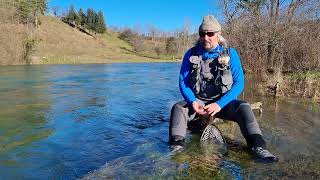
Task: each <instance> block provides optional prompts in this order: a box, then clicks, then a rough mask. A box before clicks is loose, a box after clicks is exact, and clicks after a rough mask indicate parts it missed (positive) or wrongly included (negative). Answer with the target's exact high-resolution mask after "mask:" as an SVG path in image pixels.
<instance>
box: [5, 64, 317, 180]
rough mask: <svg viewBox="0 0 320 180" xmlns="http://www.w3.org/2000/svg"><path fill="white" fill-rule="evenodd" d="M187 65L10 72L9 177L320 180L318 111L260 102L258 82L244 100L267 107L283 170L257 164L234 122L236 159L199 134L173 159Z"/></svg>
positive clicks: (269, 134)
mask: <svg viewBox="0 0 320 180" xmlns="http://www.w3.org/2000/svg"><path fill="white" fill-rule="evenodd" d="M179 66H180V65H179V64H176V63H148V64H144V63H141V64H108V65H45V66H42V65H41V66H10V67H6V66H4V67H1V68H0V172H1V174H0V179H21V178H22V179H23V178H27V179H44V178H47V177H51V178H53V179H66V178H67V179H75V178H83V179H137V178H142V179H212V178H213V177H214V178H215V179H262V178H263V179H265V178H268V179H302V178H305V179H319V177H320V163H319V162H320V161H319V160H320V156H319V154H320V152H319V151H320V143H319V142H320V141H319V139H320V134H319V133H317V131H318V129H319V128H320V122H319V119H320V110H319V107H318V106H315V105H313V104H312V103H310V102H303V101H300V100H296V99H284V100H274V99H272V98H266V97H261V96H257V95H256V94H255V91H254V90H253V89H254V87H255V84H254V81H249V82H247V89H246V92H245V93H244V95H243V96H242V97H243V98H244V99H246V100H248V101H249V102H257V101H260V102H262V103H263V114H262V116H259V115H258V113H257V114H256V115H257V116H256V117H257V120H258V121H259V123H260V126H261V129H262V131H263V134H264V136H265V138H266V141H267V143H268V145H269V149H270V150H271V151H272V152H274V153H275V154H277V155H278V156H279V157H280V162H279V163H276V164H267V165H266V164H259V163H256V162H254V160H253V159H252V157H251V155H250V154H249V153H248V152H247V150H246V146H245V143H244V139H243V137H242V136H241V133H240V130H239V128H238V126H237V125H236V124H235V123H232V122H228V123H226V126H224V128H221V130H222V132H223V134H224V135H225V136H226V138H227V142H228V147H229V153H228V155H223V154H221V153H219V152H217V151H215V150H213V151H210V150H209V151H208V150H206V149H203V148H201V147H200V146H199V138H200V135H199V134H189V135H188V143H187V149H186V150H185V151H184V152H182V153H181V154H177V155H171V154H170V149H169V146H168V144H167V141H168V121H169V115H170V109H171V107H172V105H173V104H174V103H175V102H177V101H179V100H181V99H182V97H181V95H180V93H179V88H178V83H177V82H178V75H177V74H178V72H179ZM255 113H256V112H255ZM213 149H214V148H213ZM129 177H130V178H129Z"/></svg>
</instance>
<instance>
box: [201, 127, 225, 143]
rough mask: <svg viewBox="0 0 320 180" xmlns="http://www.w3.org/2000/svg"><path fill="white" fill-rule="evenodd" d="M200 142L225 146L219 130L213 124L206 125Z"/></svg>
mask: <svg viewBox="0 0 320 180" xmlns="http://www.w3.org/2000/svg"><path fill="white" fill-rule="evenodd" d="M200 141H201V142H206V141H212V142H213V143H217V144H226V142H225V140H224V138H223V136H222V133H221V132H220V130H219V129H218V128H217V127H216V126H215V125H213V124H209V125H207V127H206V128H205V129H204V130H203V132H202V135H201V139H200Z"/></svg>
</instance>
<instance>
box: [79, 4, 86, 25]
mask: <svg viewBox="0 0 320 180" xmlns="http://www.w3.org/2000/svg"><path fill="white" fill-rule="evenodd" d="M78 19H79V24H80V25H81V26H85V24H86V23H87V17H86V15H85V14H84V12H83V10H82V8H80V9H79V12H78Z"/></svg>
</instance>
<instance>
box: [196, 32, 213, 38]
mask: <svg viewBox="0 0 320 180" xmlns="http://www.w3.org/2000/svg"><path fill="white" fill-rule="evenodd" d="M215 34H216V33H215V32H199V36H200V37H205V36H206V35H207V36H208V37H212V36H214V35H215Z"/></svg>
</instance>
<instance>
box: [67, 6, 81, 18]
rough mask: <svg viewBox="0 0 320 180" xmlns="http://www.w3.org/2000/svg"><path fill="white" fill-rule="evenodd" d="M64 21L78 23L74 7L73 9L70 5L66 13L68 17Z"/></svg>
mask: <svg viewBox="0 0 320 180" xmlns="http://www.w3.org/2000/svg"><path fill="white" fill-rule="evenodd" d="M66 20H67V21H69V22H73V21H75V22H78V15H77V13H76V12H75V10H74V7H73V5H72V4H71V5H70V9H69V13H68V15H67V17H66Z"/></svg>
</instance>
